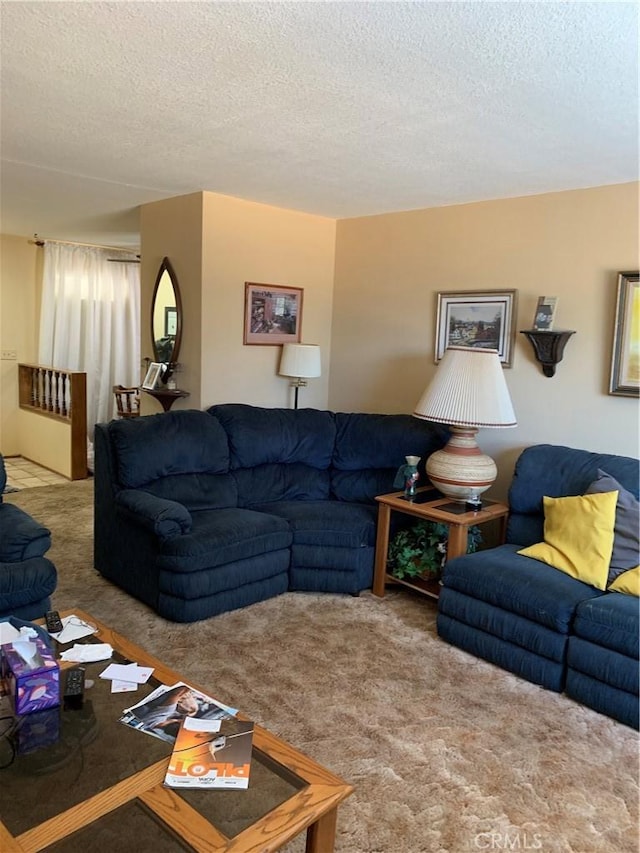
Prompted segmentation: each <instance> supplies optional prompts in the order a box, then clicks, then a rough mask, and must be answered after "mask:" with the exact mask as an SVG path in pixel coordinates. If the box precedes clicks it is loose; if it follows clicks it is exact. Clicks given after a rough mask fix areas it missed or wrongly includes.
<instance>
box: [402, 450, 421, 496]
mask: <svg viewBox="0 0 640 853" xmlns="http://www.w3.org/2000/svg"><path fill="white" fill-rule="evenodd" d="M404 458H405V459H406V460H407V464H406V465H405V466H404V496H405V498H407V499H408V500H411V498H414V497H415V496H416V486H417V485H418V476H419V474H418V462H420V457H419V456H405V457H404Z"/></svg>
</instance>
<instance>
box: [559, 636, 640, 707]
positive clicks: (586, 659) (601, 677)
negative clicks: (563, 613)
mask: <svg viewBox="0 0 640 853" xmlns="http://www.w3.org/2000/svg"><path fill="white" fill-rule="evenodd" d="M567 666H569V668H570V669H577V670H578V671H579V672H583V673H584V674H585V675H588V676H590V677H591V678H595V679H596V680H598V681H602V682H604V683H605V684H609V685H611V687H615V688H617V689H618V690H626V691H627V692H628V693H634V694H635V695H636V696H638V693H639V692H640V667H638V661H637V660H633V659H632V658H629V657H627V656H626V655H624V654H620V652H615V651H612V650H611V649H610V648H606V647H605V646H599V645H596V644H595V643H590V642H588V641H587V640H583V639H582V637H569V646H568V650H567Z"/></svg>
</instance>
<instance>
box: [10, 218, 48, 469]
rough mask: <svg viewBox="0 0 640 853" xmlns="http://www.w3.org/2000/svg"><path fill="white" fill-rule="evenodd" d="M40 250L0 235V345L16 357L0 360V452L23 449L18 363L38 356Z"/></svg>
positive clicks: (20, 238) (33, 359)
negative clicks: (20, 425) (21, 447)
mask: <svg viewBox="0 0 640 853" xmlns="http://www.w3.org/2000/svg"><path fill="white" fill-rule="evenodd" d="M41 254H42V253H41V252H40V251H39V250H38V248H37V247H36V246H34V245H33V244H32V243H29V242H28V240H27V238H26V237H16V236H13V235H7V234H3V235H0V348H1V349H2V350H15V352H16V356H17V357H16V360H15V361H13V360H6V359H2V360H0V452H1V453H3V454H4V455H5V456H16V455H18V454H19V453H20V449H19V447H20V444H19V434H20V430H19V419H18V363H19V362H26V363H29V362H35V361H37V357H38V344H37V341H38V323H39V316H40V314H39V308H40V278H41V266H40V264H41Z"/></svg>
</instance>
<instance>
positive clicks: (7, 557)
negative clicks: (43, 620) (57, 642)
mask: <svg viewBox="0 0 640 853" xmlns="http://www.w3.org/2000/svg"><path fill="white" fill-rule="evenodd" d="M6 482H7V474H6V471H5V467H4V459H3V458H2V456H0V619H2V618H3V617H5V616H16V617H18V618H20V619H37V618H39V617H40V616H44V614H45V612H46V611H47V610H48V609H49V608H50V606H51V600H50V596H51V594H52V593H53V591H54V590H55V588H56V583H57V579H58V576H57V572H56V568H55V566H54V565H53V563H52V562H51V560H48V559H47V558H46V557H45V556H44V554H45V553H46V552H47V551H48V550H49V548H50V547H51V533H50V531H49V530H47V528H46V527H43V526H42V525H41V524H38V522H37V521H35V520H34V519H33V518H31V516H30V515H28V514H27V513H26V512H24V510H22V509H20V508H19V507H17V506H14V505H13V504H9V503H4V502H3V500H2V493H3V491H4V487H5V485H6Z"/></svg>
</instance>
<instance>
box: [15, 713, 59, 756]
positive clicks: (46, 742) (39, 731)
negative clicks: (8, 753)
mask: <svg viewBox="0 0 640 853" xmlns="http://www.w3.org/2000/svg"><path fill="white" fill-rule="evenodd" d="M59 737H60V710H59V709H58V708H47V710H46V711H34V713H33V714H26V715H25V716H24V717H22V719H21V720H20V723H19V725H18V727H17V729H16V739H17V750H18V755H28V754H29V753H30V752H36V751H37V750H39V749H43V748H44V747H46V746H51V745H52V744H54V743H57V741H58V738H59Z"/></svg>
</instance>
